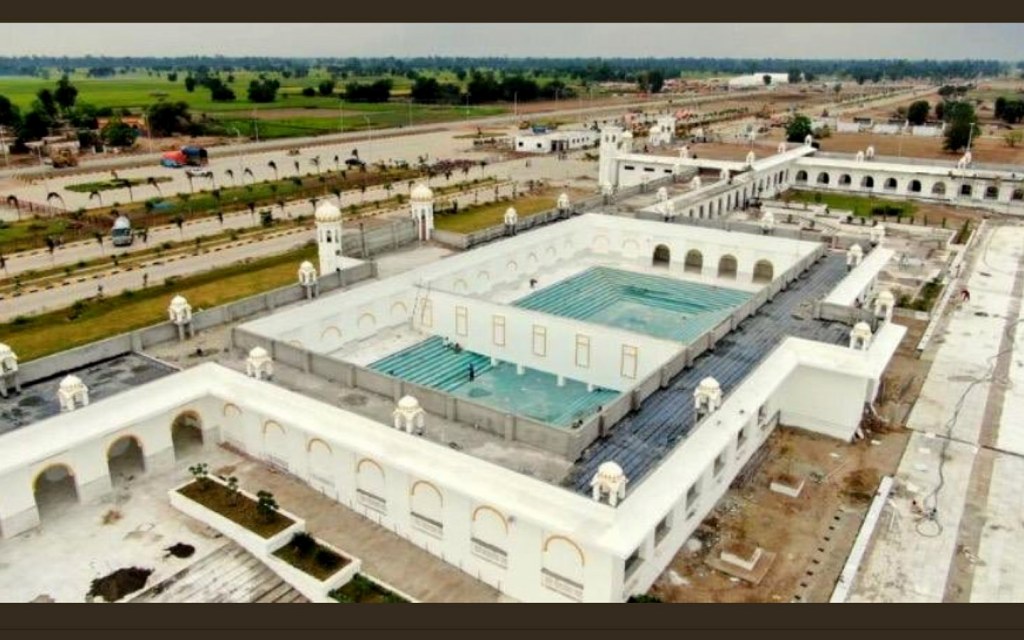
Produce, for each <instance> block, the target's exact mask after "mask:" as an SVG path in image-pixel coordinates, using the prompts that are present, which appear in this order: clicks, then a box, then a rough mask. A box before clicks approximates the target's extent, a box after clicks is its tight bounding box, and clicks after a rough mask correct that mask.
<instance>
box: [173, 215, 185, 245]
mask: <svg viewBox="0 0 1024 640" xmlns="http://www.w3.org/2000/svg"><path fill="white" fill-rule="evenodd" d="M173 222H174V224H175V226H177V227H178V233H180V234H181V239H182V240H184V239H185V216H183V215H181V214H178V215H176V216H174V219H173Z"/></svg>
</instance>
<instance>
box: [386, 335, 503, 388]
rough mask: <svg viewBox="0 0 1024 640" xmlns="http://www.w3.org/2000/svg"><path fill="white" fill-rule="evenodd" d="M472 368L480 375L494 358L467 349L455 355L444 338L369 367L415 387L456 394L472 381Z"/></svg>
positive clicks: (405, 350)
mask: <svg viewBox="0 0 1024 640" xmlns="http://www.w3.org/2000/svg"><path fill="white" fill-rule="evenodd" d="M470 365H472V366H473V370H474V372H475V373H476V375H478V376H479V375H480V374H482V373H484V372H486V371H487V370H489V369H490V368H491V359H490V358H488V357H487V356H485V355H481V354H479V353H474V352H472V351H466V350H464V349H463V350H462V351H458V352H456V351H455V350H454V349H452V348H450V347H446V346H444V340H443V339H442V338H440V337H438V336H432V337H430V338H427V339H426V340H424V341H423V342H418V343H416V344H414V345H412V346H411V347H407V348H405V349H402V350H401V351H398V352H395V353H393V354H391V355H389V356H387V357H386V358H383V359H381V360H378V361H376V362H374V363H373V364H371V365H370V368H371V369H373V370H374V371H380V372H381V373H386V374H388V375H392V376H395V377H398V378H402V379H403V380H407V381H409V382H412V383H413V384H419V385H423V386H425V387H431V388H434V389H440V390H441V391H453V390H455V389H457V388H458V387H460V386H462V385H463V384H465V383H466V382H469V367H470Z"/></svg>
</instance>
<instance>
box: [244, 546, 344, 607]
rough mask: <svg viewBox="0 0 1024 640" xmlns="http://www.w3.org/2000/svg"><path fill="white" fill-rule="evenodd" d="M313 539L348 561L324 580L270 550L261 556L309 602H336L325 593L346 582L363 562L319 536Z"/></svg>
mask: <svg viewBox="0 0 1024 640" xmlns="http://www.w3.org/2000/svg"><path fill="white" fill-rule="evenodd" d="M314 539H315V540H316V542H317V544H319V545H320V546H321V547H325V548H327V549H330V550H331V551H333V552H334V553H336V554H338V555H339V556H341V557H342V558H344V559H345V560H346V561H348V564H346V565H345V566H344V567H342V568H341V569H339V570H338V571H337V572H335V573H334V575H332V576H330V577H329V578H327V579H326V580H318V579H317V578H316V577H315V576H311V575H310V574H308V573H306V572H305V571H303V570H302V569H299V568H298V567H293V566H292V565H290V564H288V562H286V561H285V560H282V559H281V558H278V557H277V556H275V555H274V554H273V553H272V552H271V553H269V554H267V556H266V557H265V558H263V561H264V562H265V563H266V565H267V566H268V567H270V569H271V570H272V571H273V572H274V573H276V574H277V575H279V576H280V577H281V579H283V580H284V581H285V582H287V583H288V584H290V585H291V586H293V587H295V590H296V591H298V592H299V593H301V594H302V595H304V596H306V597H307V598H309V600H310V602H337V601H336V600H335V599H334V598H332V597H330V596H328V595H327V594H328V593H330V592H331V591H333V590H334V589H337V588H338V587H341V586H343V585H345V584H346V583H348V581H349V580H351V579H352V578H353V576H355V575H356V574H357V573H359V570H360V569H361V568H362V566H363V563H362V561H361V560H359V559H358V558H353V557H352V556H350V555H349V554H347V553H345V552H343V551H341V550H339V549H338V548H337V547H335V546H333V545H330V544H327V543H326V542H324V541H323V540H321V539H319V538H314ZM289 540H291V538H289V539H288V540H285V542H284V544H283V545H281V546H282V547H283V546H286V545H287V544H288V542H289ZM278 548H280V547H278ZM276 550H277V549H274V551H276Z"/></svg>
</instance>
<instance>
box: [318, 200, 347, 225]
mask: <svg viewBox="0 0 1024 640" xmlns="http://www.w3.org/2000/svg"><path fill="white" fill-rule="evenodd" d="M315 216H316V221H317V222H340V221H341V209H339V208H338V207H336V206H334V204H333V203H332V202H331V201H330V200H327V199H325V200H324V201H323V202H321V203H320V205H319V206H318V207H317V208H316V214H315Z"/></svg>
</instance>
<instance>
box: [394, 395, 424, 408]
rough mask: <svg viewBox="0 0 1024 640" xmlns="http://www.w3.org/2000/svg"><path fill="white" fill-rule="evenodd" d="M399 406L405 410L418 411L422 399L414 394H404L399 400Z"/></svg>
mask: <svg viewBox="0 0 1024 640" xmlns="http://www.w3.org/2000/svg"><path fill="white" fill-rule="evenodd" d="M398 408H399V409H402V410H403V411H416V410H417V409H419V408H420V401H419V400H417V399H416V398H414V397H412V396H404V397H402V399H401V400H399V401H398Z"/></svg>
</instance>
